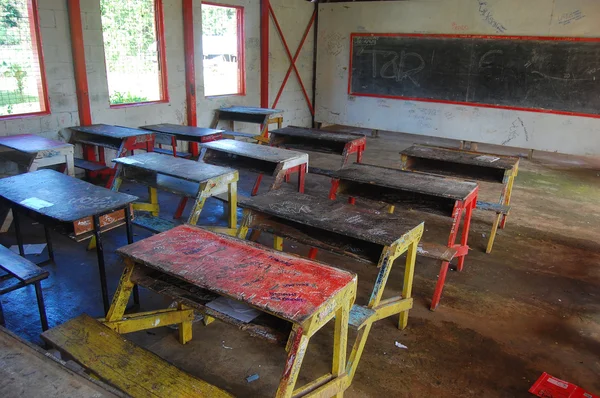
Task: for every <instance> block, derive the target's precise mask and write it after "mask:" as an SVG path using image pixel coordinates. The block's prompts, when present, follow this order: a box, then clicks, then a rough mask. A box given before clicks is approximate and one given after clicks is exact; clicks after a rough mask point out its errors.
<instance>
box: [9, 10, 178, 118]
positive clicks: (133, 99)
mask: <svg viewBox="0 0 600 398" xmlns="http://www.w3.org/2000/svg"><path fill="white" fill-rule="evenodd" d="M0 1H2V0H0ZM100 9H101V14H102V35H103V37H104V58H105V60H106V75H107V77H108V92H109V96H110V97H109V98H110V105H111V107H119V106H123V105H128V104H139V103H147V102H166V101H168V94H167V71H166V61H165V56H164V54H165V41H164V28H163V15H162V0H101V1H100Z"/></svg>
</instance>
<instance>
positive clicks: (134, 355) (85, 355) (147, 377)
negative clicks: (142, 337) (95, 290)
mask: <svg viewBox="0 0 600 398" xmlns="http://www.w3.org/2000/svg"><path fill="white" fill-rule="evenodd" d="M42 338H43V339H44V341H46V342H47V343H49V344H50V345H52V346H54V347H56V349H58V350H59V351H61V352H62V353H64V354H66V355H67V356H69V357H71V358H73V360H74V361H75V362H77V363H79V364H80V365H81V366H83V367H84V368H86V369H87V370H89V371H90V372H91V373H92V374H94V375H96V376H98V377H99V378H100V379H101V380H103V381H105V382H107V383H109V384H111V385H113V386H115V387H116V388H118V389H120V390H122V391H123V392H125V393H126V394H128V395H130V396H132V397H231V396H232V395H231V394H229V393H227V392H226V391H224V390H221V389H219V388H218V387H215V386H213V385H211V384H209V383H207V382H205V381H203V380H200V379H198V378H196V377H193V376H192V375H190V374H187V373H185V372H183V371H182V370H180V369H178V368H177V367H175V366H173V365H171V364H170V363H168V362H166V361H165V360H163V359H161V358H160V357H158V356H157V355H155V354H153V353H151V352H150V351H147V350H145V349H143V348H141V347H138V346H136V345H135V344H133V343H132V342H130V341H128V340H126V339H124V338H123V337H122V336H121V335H120V334H118V333H117V332H115V331H113V330H111V329H110V328H108V327H106V326H104V325H103V324H101V323H100V322H98V321H96V320H95V319H93V318H91V317H89V316H88V315H85V314H84V315H81V316H79V317H77V318H74V319H71V320H70V321H68V322H66V323H64V324H62V325H60V326H57V327H55V328H52V329H50V330H48V331H46V332H44V333H43V334H42Z"/></svg>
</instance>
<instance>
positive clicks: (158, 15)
mask: <svg viewBox="0 0 600 398" xmlns="http://www.w3.org/2000/svg"><path fill="white" fill-rule="evenodd" d="M154 18H155V19H156V21H155V26H156V41H157V46H158V67H159V68H160V69H159V73H160V78H159V80H158V81H159V84H160V97H161V98H160V99H159V100H155V101H144V102H132V103H129V104H115V105H113V104H111V103H110V99H109V101H108V102H109V106H110V108H111V109H118V108H129V107H132V106H143V105H151V104H165V103H168V102H169V83H168V78H167V46H166V43H165V17H164V13H163V2H162V0H154ZM103 42H104V40H103ZM107 73H108V71H107Z"/></svg>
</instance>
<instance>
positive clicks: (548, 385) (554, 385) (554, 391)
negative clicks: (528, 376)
mask: <svg viewBox="0 0 600 398" xmlns="http://www.w3.org/2000/svg"><path fill="white" fill-rule="evenodd" d="M529 392H530V393H532V394H533V395H536V396H538V397H542V398H600V397H599V396H598V395H594V394H591V393H589V392H587V391H585V390H584V389H583V388H581V387H578V386H576V385H575V384H573V383H569V382H568V381H564V380H561V379H557V378H556V377H552V376H550V375H549V374H548V373H546V372H544V373H543V374H542V376H540V378H539V379H538V380H537V381H536V382H535V384H534V385H533V386H531V388H530V389H529Z"/></svg>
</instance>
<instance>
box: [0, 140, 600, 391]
mask: <svg viewBox="0 0 600 398" xmlns="http://www.w3.org/2000/svg"><path fill="white" fill-rule="evenodd" d="M419 141H420V142H424V141H428V142H430V143H442V144H448V142H443V141H435V140H432V139H428V140H427V139H425V138H422V139H420V138H418V137H414V136H406V135H399V134H391V133H380V136H379V138H369V139H368V143H367V151H366V154H365V157H364V160H365V162H367V163H373V164H380V165H385V166H389V167H398V166H399V162H400V158H399V155H398V152H399V151H400V150H401V149H402V148H405V147H407V146H409V145H411V144H412V143H413V142H419ZM450 144H453V145H456V143H452V142H450ZM479 150H480V151H485V150H492V151H499V150H501V151H504V152H506V153H518V152H519V151H518V150H511V149H510V148H509V149H507V148H501V149H499V148H490V147H485V146H483V145H480V147H479ZM521 152H523V151H522V150H521ZM599 163H600V162H599V161H598V160H597V159H585V158H575V157H568V156H563V155H556V154H547V153H540V154H537V153H536V154H535V156H534V159H533V160H531V161H530V160H527V159H522V160H521V166H520V173H519V176H518V177H517V180H516V185H515V188H514V194H513V202H512V205H513V207H512V211H511V214H510V217H509V220H508V223H507V226H506V229H504V230H500V231H499V233H498V236H497V238H496V243H495V246H494V250H493V252H492V253H491V254H485V252H484V249H485V245H486V242H487V237H488V235H489V231H490V228H491V223H492V215H491V214H489V213H485V212H480V211H476V212H475V214H474V219H473V224H472V230H471V234H470V239H469V244H470V246H471V250H470V252H469V255H468V256H467V259H466V262H465V268H464V270H463V271H462V272H456V271H452V272H450V273H449V274H448V277H447V282H446V287H445V289H444V294H443V297H442V301H441V304H440V306H439V308H438V309H437V311H435V312H431V311H429V309H428V308H429V301H430V299H431V295H432V293H433V287H434V284H435V280H436V278H437V275H438V271H439V263H436V262H435V261H430V260H427V259H421V258H419V259H418V264H417V270H416V276H415V282H414V288H413V294H414V297H415V305H414V309H413V310H412V311H411V312H410V318H409V325H408V328H407V329H405V330H403V331H400V330H398V329H397V328H396V325H397V318H396V317H393V318H388V319H384V320H382V321H379V322H377V323H376V324H375V325H374V326H373V328H372V331H371V334H370V337H369V340H368V342H367V344H366V348H365V351H364V354H363V358H362V361H361V362H360V364H359V367H358V371H357V373H356V377H355V379H354V381H353V383H352V385H351V386H350V388H349V389H348V390H347V392H346V396H347V397H384V396H389V397H428V396H432V397H528V396H531V395H530V394H529V393H528V392H527V390H528V389H529V387H530V386H531V385H532V384H533V382H534V381H535V380H536V379H537V378H538V377H539V376H540V375H541V374H542V372H548V373H550V374H552V375H554V376H556V377H559V378H562V379H564V380H567V381H570V382H572V383H575V384H577V385H580V386H581V387H583V388H585V389H587V390H589V391H590V392H593V393H596V394H600V242H599V241H598V233H599V232H600V228H599V226H600V167H599V166H600V165H599ZM311 165H313V166H316V167H335V166H339V158H335V157H331V156H330V155H318V154H311ZM252 182H253V181H252V176H250V175H244V176H243V183H242V192H244V190H245V191H247V190H249V187H250V186H251V185H252ZM267 182H268V181H266V182H265V183H263V184H265V185H264V186H267ZM329 186H330V182H329V180H328V179H327V178H325V177H322V176H316V175H309V176H308V177H307V193H310V194H314V195H325V194H326V192H327V190H328V189H329ZM126 189H129V190H130V191H131V192H135V193H137V194H139V195H140V196H143V195H144V191H143V190H140V189H139V188H137V187H134V186H126ZM499 193H500V187H499V186H497V185H494V184H483V185H482V186H481V197H483V198H484V199H495V198H497V197H498V195H499ZM159 196H160V200H161V203H163V210H165V212H166V213H167V214H171V213H169V212H172V211H173V210H174V208H175V206H176V205H177V200H176V198H175V197H173V196H170V195H166V194H165V195H162V194H161V195H159ZM209 202H210V201H209ZM213 221H218V222H224V215H223V212H222V206H221V204H220V203H218V202H211V203H208V205H207V208H206V210H205V211H204V212H203V214H202V216H201V219H200V224H202V223H204V224H208V223H211V222H213ZM426 228H427V224H426ZM30 230H31V232H30V235H29V236H30V238H31V239H34V238H39V237H41V236H43V233H41V232H40V231H39V228H38V229H35V226H30ZM429 233H432V234H434V236H436V237H439V239H440V240H441V241H443V240H444V239H445V237H446V236H447V231H445V230H441V229H440V230H435V231H429ZM136 234H137V237H136V239H139V238H142V237H144V236H148V234H147V232H145V231H141V230H136ZM121 235H123V234H121V233H119V232H118V231H112V232H111V233H109V234H108V235H107V237H108V243H107V249H106V250H107V251H114V249H115V248H117V247H119V246H120V245H122V244H123V243H124V241H125V239H124V237H123V236H121ZM0 239H2V243H3V244H13V243H14V241H13V240H11V239H12V236H8V235H6V236H4V237H3V238H0ZM269 239H270V237H269V236H263V237H261V240H262V241H263V242H264V243H265V244H270V240H269ZM55 246H56V248H55V250H56V252H57V261H56V265H52V266H50V270H51V272H52V277H51V279H50V280H49V281H47V282H48V283H47V284H46V285H44V287H45V293H46V297H47V301H48V303H49V304H48V311H49V318H50V323H51V326H52V325H56V324H59V323H62V322H64V321H66V320H67V319H69V318H71V317H73V316H76V315H78V314H80V313H81V312H87V313H90V314H91V315H94V316H100V315H101V312H102V309H101V302H100V295H99V288H98V282H97V270H96V265H95V254H94V253H93V252H92V253H85V252H84V247H83V246H82V245H79V246H77V245H74V244H72V243H70V242H69V241H68V240H66V239H64V238H58V237H57V238H56V242H55ZM285 249H286V250H287V251H292V252H297V253H300V254H304V255H306V252H307V250H308V248H306V247H302V246H301V245H297V244H295V243H293V242H286V245H285ZM109 257H110V256H109ZM318 259H319V260H320V261H323V262H326V263H330V264H332V265H335V266H339V267H343V268H345V269H349V270H351V271H354V272H356V273H357V274H358V279H359V292H358V293H359V295H358V298H357V303H365V302H366V300H367V299H368V297H369V294H370V290H371V288H372V284H373V281H374V280H375V277H376V275H377V269H376V267H374V266H370V265H368V264H364V263H360V262H356V261H353V260H349V259H347V258H344V257H340V256H337V255H333V254H328V253H323V252H320V253H319V257H318ZM108 264H109V270H108V272H109V278H110V279H109V280H110V281H111V285H110V291H111V292H112V291H114V288H115V286H116V283H117V282H118V276H119V272H120V270H121V269H122V268H121V267H122V266H121V264H120V263H119V261H118V260H117V259H116V257H115V256H114V255H113V256H112V257H110V261H108ZM402 272H403V261H402V260H398V261H397V262H396V264H395V267H394V270H393V271H392V275H391V277H390V280H389V282H388V288H387V292H386V295H389V296H392V295H397V294H399V292H400V291H401V288H402ZM33 298H34V295H33V294H32V293H31V292H29V293H28V292H27V291H25V293H11V294H10V295H7V296H4V298H3V304H4V308H5V312H6V317H7V321H8V323H9V328H11V329H13V330H15V331H16V332H17V333H19V334H21V335H23V336H25V337H27V338H29V339H30V340H33V341H36V342H39V339H38V338H37V335H38V334H39V325H38V323H37V322H38V321H37V315H36V312H35V305H34V303H35V301H30V304H29V305H24V304H20V303H21V302H22V301H23V300H33ZM142 300H143V307H144V308H143V309H144V310H147V309H152V308H159V307H161V306H162V307H164V306H165V304H168V301H166V300H165V299H163V298H161V297H158V296H156V295H154V294H152V293H150V292H147V291H142ZM11 304H12V308H11ZM332 331H333V328H332V327H331V326H329V325H328V326H327V327H325V328H324V329H323V330H322V331H321V332H319V333H318V334H317V335H315V336H314V337H313V338H312V339H311V344H310V345H309V348H308V352H307V356H306V359H305V362H304V366H303V368H302V371H301V374H300V377H299V381H298V385H300V384H303V383H304V382H307V381H309V380H312V379H314V378H316V377H318V376H321V375H323V374H325V373H327V372H329V371H330V370H329V367H330V361H331V353H332V350H333V348H332V340H333V337H332ZM354 336H355V335H354V334H353V333H351V336H350V341H351V342H352V341H353V338H354ZM128 338H131V339H132V340H133V341H135V342H137V343H138V344H140V345H142V346H144V347H146V348H148V349H150V350H151V351H153V352H155V353H157V354H158V355H160V356H161V357H163V358H165V359H167V360H169V361H171V362H172V363H174V364H175V365H177V366H179V367H180V368H182V369H184V370H186V371H188V372H190V373H191V374H193V375H196V376H198V377H200V378H202V379H205V380H207V381H209V382H212V383H214V384H216V385H218V386H219V387H222V388H224V389H226V390H228V391H230V392H232V393H233V394H235V395H236V396H243V397H263V396H264V397H266V396H273V395H274V392H275V390H276V388H277V384H278V380H279V377H280V375H281V371H282V367H283V363H284V360H285V351H284V350H283V348H280V347H276V346H273V345H271V344H269V343H267V342H264V341H261V340H259V339H256V338H252V337H250V336H248V335H247V334H245V333H244V332H241V331H239V330H237V329H235V328H233V327H231V326H229V325H225V324H223V323H219V322H215V323H213V324H211V325H209V326H203V325H202V324H201V323H197V324H196V325H195V326H194V338H193V340H192V341H191V342H190V343H188V344H187V345H185V346H181V345H180V344H179V343H178V342H177V339H176V333H175V332H174V331H173V330H172V329H169V328H158V329H154V330H151V331H146V332H139V333H134V334H132V335H129V336H128ZM396 342H398V343H400V344H402V345H404V346H406V347H407V348H399V347H397V346H396V345H395V343H396ZM254 374H258V375H259V379H258V380H257V381H254V382H251V383H248V382H247V381H246V377H247V376H250V375H254Z"/></svg>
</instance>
